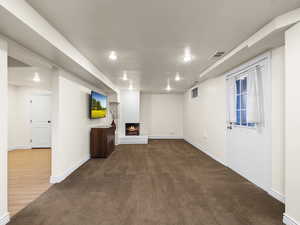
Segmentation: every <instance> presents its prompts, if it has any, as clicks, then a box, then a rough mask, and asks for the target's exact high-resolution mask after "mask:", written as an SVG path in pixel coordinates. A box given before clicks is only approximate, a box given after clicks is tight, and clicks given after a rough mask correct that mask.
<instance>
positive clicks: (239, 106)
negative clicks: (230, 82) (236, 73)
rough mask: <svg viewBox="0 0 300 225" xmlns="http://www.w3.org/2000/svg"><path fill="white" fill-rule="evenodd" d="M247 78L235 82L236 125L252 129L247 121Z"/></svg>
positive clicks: (252, 124) (251, 124)
mask: <svg viewBox="0 0 300 225" xmlns="http://www.w3.org/2000/svg"><path fill="white" fill-rule="evenodd" d="M247 95H248V92H247V77H242V78H240V79H238V80H236V123H235V124H236V125H238V126H246V127H254V126H255V124H254V123H248V121H247Z"/></svg>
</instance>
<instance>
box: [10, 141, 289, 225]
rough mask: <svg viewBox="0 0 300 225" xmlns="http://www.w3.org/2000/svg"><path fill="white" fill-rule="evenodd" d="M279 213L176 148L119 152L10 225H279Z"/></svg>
mask: <svg viewBox="0 0 300 225" xmlns="http://www.w3.org/2000/svg"><path fill="white" fill-rule="evenodd" d="M283 212H284V205H283V204H282V203H280V202H279V201H277V200H275V199H274V198H272V197H271V196H269V195H268V194H267V193H266V192H265V191H263V190H262V189H260V188H258V187H257V186H255V185H254V184H252V183H250V182H249V181H247V180H246V179H244V178H242V177H241V176H239V175H238V174H236V173H235V172H233V171H232V170H230V169H229V168H226V167H224V166H223V165H221V164H219V163H218V162H216V161H214V160H212V159H211V158H209V157H208V156H207V155H206V154H204V153H202V152H201V151H199V150H198V149H196V148H194V147H193V146H191V145H190V144H188V143H186V142H185V141H183V140H152V141H150V142H149V144H148V145H119V146H117V150H116V151H115V152H114V153H113V154H112V155H111V156H110V157H109V158H108V159H93V160H90V161H88V162H87V163H86V164H84V165H83V166H82V167H80V168H79V169H78V170H76V171H75V172H74V173H73V174H72V175H71V176H70V177H68V178H67V179H66V180H64V181H63V182H61V183H59V184H55V185H53V186H52V187H51V188H50V189H49V190H48V191H47V192H45V193H44V194H43V195H41V196H40V197H39V198H38V199H37V200H35V201H34V202H32V203H31V204H29V206H27V207H26V208H25V209H23V210H22V211H21V212H19V213H18V214H17V215H16V216H15V217H13V218H12V219H11V222H10V223H9V225H29V224H30V225H282V224H283V223H282V214H283Z"/></svg>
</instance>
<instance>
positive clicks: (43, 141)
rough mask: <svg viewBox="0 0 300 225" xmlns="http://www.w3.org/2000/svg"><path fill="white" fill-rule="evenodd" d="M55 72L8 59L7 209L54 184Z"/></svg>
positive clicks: (14, 208) (19, 206) (23, 203)
mask: <svg viewBox="0 0 300 225" xmlns="http://www.w3.org/2000/svg"><path fill="white" fill-rule="evenodd" d="M51 79H52V71H51V70H48V69H45V68H39V67H33V66H30V65H27V64H25V63H23V62H21V61H19V60H17V59H14V58H11V57H9V58H8V150H9V151H8V210H9V212H10V215H11V216H13V215H15V214H16V213H18V212H19V211H21V210H22V209H23V208H25V207H26V206H27V205H28V204H29V203H30V202H32V201H33V200H35V199H36V198H38V197H39V196H40V195H41V194H42V193H43V192H45V191H46V190H48V188H49V187H50V186H51V184H50V175H51V115H52V110H51V105H52V104H51V91H52V90H51V86H52V82H51Z"/></svg>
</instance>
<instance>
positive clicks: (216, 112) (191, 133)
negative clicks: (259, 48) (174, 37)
mask: <svg viewBox="0 0 300 225" xmlns="http://www.w3.org/2000/svg"><path fill="white" fill-rule="evenodd" d="M271 65H272V135H273V136H272V187H271V190H270V191H272V192H273V193H272V194H274V195H276V197H277V198H278V199H283V198H284V197H283V196H284V147H283V143H284V138H283V124H284V123H283V118H284V113H283V105H284V101H283V92H284V87H283V80H284V47H280V48H276V49H274V50H272V61H271ZM183 128H184V138H185V139H186V140H187V141H188V142H190V143H192V144H193V145H195V146H197V147H198V148H200V149H201V150H203V151H205V152H206V153H207V154H209V155H211V156H212V157H213V158H215V159H216V160H218V161H220V162H222V163H226V155H225V149H226V88H225V77H224V76H219V77H217V78H213V79H209V80H206V81H204V82H202V83H200V84H199V97H198V98H196V99H192V98H191V94H190V90H189V91H188V92H186V94H185V100H184V126H183Z"/></svg>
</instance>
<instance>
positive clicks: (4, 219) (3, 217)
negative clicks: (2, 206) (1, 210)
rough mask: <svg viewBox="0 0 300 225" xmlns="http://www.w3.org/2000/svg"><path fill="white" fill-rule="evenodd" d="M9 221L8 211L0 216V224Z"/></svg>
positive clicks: (2, 224)
mask: <svg viewBox="0 0 300 225" xmlns="http://www.w3.org/2000/svg"><path fill="white" fill-rule="evenodd" d="M9 221H10V218H9V213H6V214H4V215H3V216H1V217H0V225H6V224H8V223H9Z"/></svg>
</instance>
